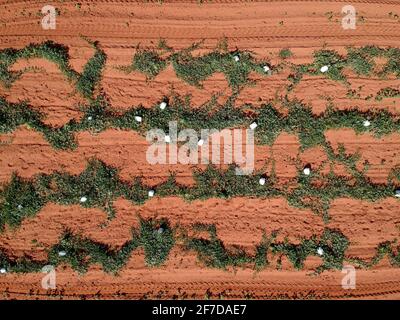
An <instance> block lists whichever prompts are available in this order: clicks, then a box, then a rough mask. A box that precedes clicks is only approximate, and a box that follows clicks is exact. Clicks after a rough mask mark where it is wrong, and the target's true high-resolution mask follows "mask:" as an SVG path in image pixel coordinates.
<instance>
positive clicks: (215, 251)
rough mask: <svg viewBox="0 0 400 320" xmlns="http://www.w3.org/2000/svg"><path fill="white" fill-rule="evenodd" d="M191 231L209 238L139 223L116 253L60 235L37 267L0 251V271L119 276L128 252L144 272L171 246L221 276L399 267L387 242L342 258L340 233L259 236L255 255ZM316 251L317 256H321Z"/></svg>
mask: <svg viewBox="0 0 400 320" xmlns="http://www.w3.org/2000/svg"><path fill="white" fill-rule="evenodd" d="M191 229H192V230H195V231H205V232H207V233H208V235H209V236H208V237H204V236H199V235H198V234H197V233H195V234H194V235H193V236H188V234H187V231H186V230H184V229H182V227H179V228H175V229H173V228H171V227H170V225H169V223H168V221H167V220H151V219H150V220H143V219H140V231H138V230H136V229H133V230H132V239H131V240H128V241H126V242H125V243H124V244H123V245H122V246H120V247H119V248H115V247H111V246H109V245H107V244H103V243H100V242H97V241H94V240H91V239H88V238H85V237H82V236H80V235H77V234H74V233H72V232H71V231H68V230H67V231H66V232H64V233H63V234H62V236H61V238H60V240H59V242H58V243H57V244H55V245H53V246H52V247H51V248H50V249H48V258H47V261H37V260H34V259H32V258H29V257H27V256H24V257H19V258H15V257H13V256H10V255H8V254H7V252H6V251H5V250H4V249H1V250H0V267H1V268H2V269H4V270H5V271H6V272H10V273H28V272H41V271H42V269H43V267H44V266H48V265H51V266H53V267H57V266H59V265H70V266H71V267H72V268H73V269H74V270H75V271H77V272H79V273H82V274H83V273H85V272H87V270H88V268H89V267H90V265H92V264H99V265H101V266H102V268H103V270H104V271H105V272H108V273H112V274H118V272H119V271H120V270H121V269H122V268H123V267H124V266H125V265H126V263H127V261H128V260H129V259H130V258H131V255H132V252H133V251H134V250H136V249H138V248H139V247H143V248H144V254H145V263H146V265H147V266H148V267H159V266H161V265H163V264H164V263H165V262H166V261H167V260H168V256H169V254H170V252H171V249H172V248H173V247H174V246H179V247H181V248H182V249H183V250H185V251H193V252H195V253H196V254H197V257H198V260H199V261H200V262H201V263H203V264H204V265H205V266H206V267H209V268H219V269H223V270H228V269H232V268H233V269H236V268H239V267H240V268H249V267H251V268H253V269H254V270H256V271H261V270H264V269H265V268H267V267H268V266H270V259H272V258H274V257H275V258H276V257H277V258H278V264H279V261H280V260H281V258H282V256H286V257H287V258H288V259H289V261H290V262H291V263H292V265H293V267H294V268H296V269H297V270H301V269H304V262H305V260H306V259H307V258H308V257H309V256H317V257H320V258H321V260H322V264H321V265H320V266H318V267H317V268H316V269H315V270H314V271H315V273H316V274H319V273H321V272H323V271H325V270H341V269H342V268H343V263H344V262H351V263H354V264H356V265H357V266H360V267H362V268H371V267H373V266H374V265H376V264H377V263H378V262H379V261H380V260H381V259H383V257H384V256H385V255H389V258H390V263H391V265H392V266H393V267H400V254H398V253H396V252H398V250H399V247H397V248H393V243H392V242H384V243H381V244H379V246H378V248H377V249H376V254H375V256H374V257H373V258H372V260H371V262H366V261H364V260H362V259H360V258H355V257H350V256H348V255H346V251H347V249H348V247H349V245H350V242H349V240H348V239H347V238H346V237H345V236H344V235H343V234H342V233H341V232H340V231H339V230H334V229H329V228H325V229H324V231H323V233H322V234H321V235H313V236H311V237H310V238H303V239H301V241H300V243H298V244H294V243H291V242H289V240H288V239H285V240H284V241H283V242H278V241H276V235H277V232H272V234H271V236H269V237H268V236H266V234H264V235H263V237H262V239H261V242H260V243H259V244H258V245H257V246H256V250H255V254H249V253H247V252H246V251H245V250H244V249H242V248H241V247H239V246H235V245H232V246H226V245H225V244H224V242H223V241H222V240H220V239H219V238H218V235H217V231H216V228H215V226H214V225H204V224H195V225H193V226H192V227H191ZM320 250H321V251H320Z"/></svg>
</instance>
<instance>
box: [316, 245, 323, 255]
mask: <svg viewBox="0 0 400 320" xmlns="http://www.w3.org/2000/svg"><path fill="white" fill-rule="evenodd" d="M317 253H318V255H319V256H322V255H323V254H324V249H322V248H321V247H319V248H318V249H317Z"/></svg>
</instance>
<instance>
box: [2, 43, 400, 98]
mask: <svg viewBox="0 0 400 320" xmlns="http://www.w3.org/2000/svg"><path fill="white" fill-rule="evenodd" d="M87 41H88V42H89V43H90V44H91V45H92V46H93V47H94V49H95V54H94V56H93V57H92V58H91V59H90V60H89V61H88V62H87V63H86V65H85V66H84V68H83V71H82V73H81V74H80V73H78V72H77V71H75V70H74V69H72V67H71V66H70V56H69V50H68V47H66V46H64V45H62V44H59V43H56V42H53V41H46V42H43V43H39V44H35V43H33V44H29V45H28V46H26V47H24V48H22V49H13V48H7V49H3V50H0V82H1V83H3V85H4V86H6V87H10V86H11V85H12V84H13V83H14V82H15V81H16V80H18V79H19V78H20V77H21V75H22V74H23V73H25V72H27V71H34V70H35V68H26V69H23V70H20V71H14V70H12V66H13V65H14V64H15V63H16V62H17V61H18V60H19V59H30V58H43V59H47V60H49V61H50V62H53V63H55V64H56V65H57V66H58V68H59V69H60V71H61V72H62V73H63V74H64V75H65V76H66V78H67V79H68V80H70V81H72V82H74V83H75V85H76V89H77V90H78V91H79V92H80V93H82V94H83V96H84V97H86V98H88V99H91V98H93V94H94V90H95V88H96V87H97V86H98V84H99V82H100V80H101V77H102V72H103V70H104V66H105V63H106V59H107V56H106V54H105V52H104V51H103V50H101V49H100V48H99V45H98V43H97V42H92V41H90V40H87ZM200 45H201V43H195V44H193V45H192V46H190V47H189V48H186V49H183V50H179V51H175V50H174V49H172V48H171V47H169V46H168V45H167V44H166V42H165V41H163V40H160V41H159V46H158V48H157V49H141V48H140V47H137V50H136V53H135V54H134V56H133V58H132V62H131V64H130V65H128V66H117V67H116V68H117V69H119V70H122V71H123V72H126V73H130V72H133V71H136V72H140V73H142V74H144V75H145V76H146V77H147V78H148V79H149V80H150V79H153V78H154V77H156V76H157V75H158V74H159V73H160V72H161V71H163V70H164V69H166V68H167V66H168V65H169V64H171V65H172V67H173V69H174V71H175V74H176V76H177V77H178V78H180V79H182V80H183V81H185V82H186V83H188V84H190V85H194V86H197V87H201V85H202V82H203V81H204V80H206V79H207V78H209V77H210V76H212V75H213V74H214V73H223V74H224V75H225V78H226V79H227V82H228V84H229V86H230V87H231V88H232V89H233V90H234V92H238V91H240V89H242V88H243V87H244V86H246V85H248V84H251V83H252V81H251V80H250V78H249V76H250V73H251V72H257V73H259V74H261V75H265V76H266V75H271V74H272V73H279V72H281V71H282V70H284V69H287V68H288V69H289V70H290V75H289V76H288V80H289V82H290V84H289V85H288V87H287V89H288V90H289V91H290V90H292V89H293V88H294V87H295V85H296V84H298V83H299V82H300V81H301V79H302V78H303V76H304V75H314V76H315V75H318V76H321V75H323V76H325V77H326V78H328V79H331V80H335V81H340V82H342V83H344V84H346V85H349V83H348V80H347V78H346V76H345V73H344V70H345V69H350V70H352V71H353V72H355V73H356V74H357V75H362V76H373V77H380V78H384V77H387V76H389V75H394V76H395V77H396V78H400V49H398V48H380V47H377V46H364V47H360V48H353V47H348V48H347V54H346V55H341V54H339V53H338V52H337V51H335V50H329V49H325V48H324V49H321V50H316V51H315V52H314V53H313V61H312V62H311V63H308V64H293V63H291V62H289V61H287V60H286V59H287V58H288V57H290V56H291V51H290V50H288V49H283V50H281V52H280V57H281V59H282V61H281V62H280V63H278V64H277V65H275V66H272V65H271V63H270V62H269V61H257V60H256V59H255V58H254V56H253V55H252V53H251V52H247V51H241V50H234V51H229V50H228V46H227V43H226V41H225V40H224V41H221V42H220V43H219V44H218V46H217V48H216V49H214V50H213V51H210V52H209V53H206V54H203V55H193V51H194V50H195V49H198V48H199V47H200ZM375 58H383V59H385V60H386V63H385V64H384V65H383V66H382V67H381V68H378V67H377V65H376V63H375V60H374V59H375ZM32 69H33V70H32ZM385 90H386V91H387V90H392V91H393V90H397V89H395V88H385V89H384V90H383V91H382V92H380V94H378V96H377V98H378V99H380V98H383V97H385V95H384V93H385V92H386V91H385ZM396 96H397V95H396ZM389 97H390V95H389Z"/></svg>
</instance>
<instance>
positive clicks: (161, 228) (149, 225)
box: [140, 220, 175, 267]
mask: <svg viewBox="0 0 400 320" xmlns="http://www.w3.org/2000/svg"><path fill="white" fill-rule="evenodd" d="M174 243H175V239H174V235H173V231H172V230H171V228H170V226H169V224H168V221H166V220H162V221H152V220H147V221H146V220H141V221H140V244H141V245H142V246H143V248H144V253H145V261H146V264H147V265H148V266H150V267H157V266H160V265H162V264H163V263H164V262H165V260H166V259H167V257H168V255H169V252H170V251H171V249H172V247H173V246H174Z"/></svg>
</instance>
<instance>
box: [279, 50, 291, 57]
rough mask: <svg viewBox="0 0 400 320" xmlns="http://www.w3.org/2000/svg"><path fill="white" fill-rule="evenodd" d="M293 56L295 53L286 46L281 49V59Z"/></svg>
mask: <svg viewBox="0 0 400 320" xmlns="http://www.w3.org/2000/svg"><path fill="white" fill-rule="evenodd" d="M291 56H293V53H292V51H291V50H290V49H288V48H284V49H282V50H281V51H279V57H280V58H281V59H287V58H290V57H291Z"/></svg>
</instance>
